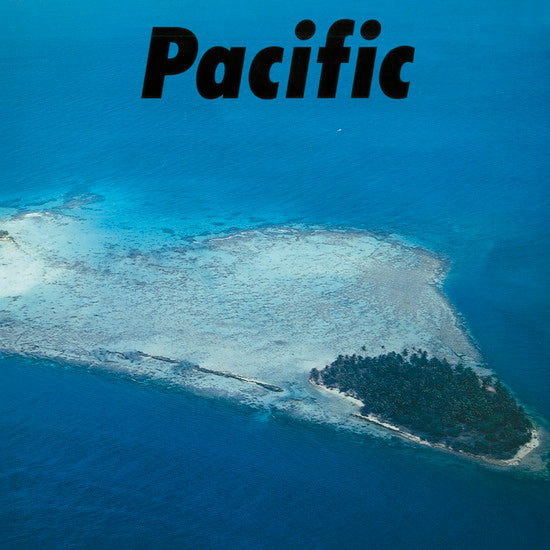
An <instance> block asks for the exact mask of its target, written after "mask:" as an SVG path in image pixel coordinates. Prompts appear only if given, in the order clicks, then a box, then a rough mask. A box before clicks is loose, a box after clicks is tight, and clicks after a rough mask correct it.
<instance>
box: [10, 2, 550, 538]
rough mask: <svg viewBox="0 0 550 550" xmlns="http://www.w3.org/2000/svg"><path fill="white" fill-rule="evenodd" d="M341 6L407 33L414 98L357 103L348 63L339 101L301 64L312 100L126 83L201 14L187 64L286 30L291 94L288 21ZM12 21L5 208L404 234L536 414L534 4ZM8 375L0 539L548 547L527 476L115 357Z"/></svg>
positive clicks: (540, 68) (546, 309)
mask: <svg viewBox="0 0 550 550" xmlns="http://www.w3.org/2000/svg"><path fill="white" fill-rule="evenodd" d="M344 17H346V18H351V19H355V20H356V21H357V24H358V25H360V24H361V23H362V22H363V21H364V20H366V19H371V18H376V19H378V20H380V22H381V23H382V34H381V36H380V38H379V39H377V40H376V41H375V45H376V46H378V48H379V52H382V53H385V52H386V51H387V50H389V49H390V48H392V47H395V46H398V45H402V44H410V45H413V46H415V48H416V53H415V62H414V64H413V65H410V66H408V67H406V69H404V76H406V77H407V78H408V79H410V81H411V85H410V93H409V97H408V98H407V99H406V100H403V101H396V100H391V99H388V98H386V97H384V96H383V94H382V93H381V92H380V90H379V89H378V88H377V85H376V82H374V83H373V92H372V94H371V96H372V97H371V98H369V99H364V100H353V101H352V100H351V99H349V89H350V83H351V75H352V73H353V71H352V67H351V66H348V67H342V71H341V73H342V74H341V78H340V84H339V93H338V96H337V98H336V99H334V100H318V99H315V97H314V96H315V89H316V84H317V82H318V78H319V68H318V67H317V66H316V64H315V63H312V67H311V68H310V74H309V80H308V88H307V92H306V94H307V95H308V97H307V98H306V99H303V100H294V101H291V100H286V99H284V97H282V96H283V93H282V92H280V94H279V95H280V96H281V97H280V98H278V99H276V100H274V101H262V100H259V99H257V98H255V97H253V96H252V94H251V93H250V91H249V90H248V89H247V86H246V78H243V86H242V89H241V95H240V97H239V99H235V100H229V99H225V100H218V101H207V100H204V99H202V98H201V97H200V96H199V95H198V93H197V91H196V89H195V87H194V69H191V70H190V71H189V72H188V73H186V74H184V75H181V76H174V77H167V80H166V85H165V94H164V97H163V99H162V100H142V99H140V94H141V86H142V82H143V74H144V70H145V62H146V58H147V49H148V45H149V36H150V32H151V27H152V26H153V25H156V26H183V27H187V28H189V29H191V30H193V32H195V34H196V35H197V37H198V38H199V44H200V50H199V55H200V54H201V53H202V52H204V51H205V50H206V49H207V48H208V47H211V46H215V45H226V46H239V45H244V46H246V47H247V49H248V52H249V54H248V56H247V63H250V59H251V57H250V54H251V53H252V52H255V51H257V50H259V49H260V48H262V47H266V46H271V45H281V46H284V47H285V59H284V62H283V64H282V65H281V67H279V68H276V69H274V72H273V76H274V77H277V78H280V79H281V81H282V82H283V84H282V88H283V89H284V85H285V84H286V74H287V73H288V69H289V58H290V48H291V47H293V46H295V45H297V42H298V41H297V40H296V39H295V38H293V36H294V35H293V28H294V25H295V24H296V23H297V22H298V21H299V20H301V19H303V18H311V19H313V20H314V21H315V23H316V24H317V29H318V30H317V34H316V35H315V37H314V38H313V39H311V40H310V41H309V43H310V45H311V46H312V47H314V49H315V48H317V47H318V46H320V45H322V43H323V42H324V35H325V34H326V29H327V28H328V26H329V25H330V24H331V23H332V22H333V21H335V20H336V19H339V18H344ZM0 20H1V21H2V23H0V24H1V28H2V35H3V40H2V43H1V45H0V48H1V52H2V54H1V57H0V63H1V67H2V73H1V74H2V76H1V77H0V78H1V81H2V86H1V88H0V94H1V99H2V107H1V110H0V113H1V115H0V116H1V117H2V118H1V121H2V128H3V131H2V132H1V133H0V151H1V154H2V156H1V157H0V158H2V160H1V166H2V185H1V187H0V202H5V201H17V200H18V201H19V202H18V204H19V205H20V206H22V207H23V206H26V205H29V204H30V203H32V202H34V201H40V200H43V199H45V198H55V197H60V196H62V195H63V194H64V193H66V192H68V191H75V190H81V189H85V190H88V191H93V192H97V193H101V194H103V195H105V197H106V202H105V203H104V206H103V208H104V220H103V223H104V225H105V226H106V227H107V228H109V229H111V230H113V232H114V234H116V232H117V231H133V232H134V233H135V234H136V235H137V236H138V237H139V236H140V235H143V236H144V239H145V236H146V235H147V236H149V235H150V234H151V228H152V229H153V230H160V229H161V228H163V227H172V228H175V229H176V230H177V231H179V232H182V233H188V234H194V233H197V232H201V231H213V230H216V231H219V230H223V229H227V228H230V227H238V228H241V229H243V228H247V227H253V226H255V225H258V224H263V223H289V222H293V223H295V222H299V223H312V224H323V225H329V226H330V225H337V226H342V227H359V228H364V229H368V230H381V231H391V232H395V233H398V234H400V235H402V236H404V237H406V238H408V239H410V240H411V241H413V242H417V243H419V244H422V245H424V246H426V247H428V248H430V249H432V250H435V251H437V252H439V253H441V254H443V255H445V256H447V257H448V258H449V259H450V260H451V262H452V271H451V274H450V277H449V280H448V282H447V285H446V291H447V293H448V294H449V296H450V298H451V300H452V301H453V303H454V304H455V305H456V307H457V308H458V310H459V311H460V312H461V313H462V314H463V315H464V318H465V319H466V321H467V323H468V326H469V327H470V329H471V331H472V334H473V336H474V337H475V339H476V341H477V342H478V344H479V346H480V349H481V351H482V353H483V355H484V357H485V358H486V359H487V361H488V363H489V364H490V365H491V366H492V367H493V368H494V369H495V370H496V371H497V372H498V373H499V375H500V376H501V377H502V378H503V379H504V381H505V382H506V383H507V384H508V385H509V386H510V387H511V388H513V390H514V391H515V392H516V394H517V396H518V397H519V398H520V399H521V401H522V402H524V403H525V404H526V405H527V407H529V408H530V409H531V410H532V411H533V412H534V413H535V414H537V415H540V416H542V417H545V418H550V400H549V399H548V395H550V372H549V362H548V357H550V299H549V293H548V289H547V284H548V280H550V254H548V252H549V251H548V242H549V239H550V222H549V216H548V210H549V207H550V193H549V186H548V176H549V163H548V153H547V152H548V137H549V128H550V124H549V122H550V121H549V118H550V117H549V115H548V113H549V110H548V107H549V103H548V100H549V95H550V87H549V86H548V84H549V76H548V75H549V74H550V73H549V71H548V68H549V67H548V65H549V64H548V59H549V56H548V54H549V49H550V48H549V45H550V41H549V40H548V38H549V34H550V33H549V29H550V10H549V8H548V5H547V3H545V2H542V1H541V2H521V1H516V0H513V1H509V2H505V3H504V2H502V1H501V0H499V1H488V2H483V3H481V4H480V3H478V2H471V1H461V2H458V1H450V2H446V3H444V4H442V5H439V4H437V5H436V4H434V3H433V2H427V1H425V0H422V1H420V2H390V3H384V5H383V6H381V5H375V4H372V5H366V4H365V3H363V2H357V1H351V0H343V1H340V2H338V3H329V2H325V1H322V2H310V1H306V2H300V3H296V2H290V1H278V2H270V1H269V2H264V3H262V6H261V7H254V8H252V6H251V3H247V2H244V1H239V2H220V1H216V2H209V3H208V5H206V6H205V5H200V6H198V5H196V4H195V3H191V2H188V1H185V0H184V1H179V2H175V1H159V2H155V3H153V2H142V3H140V4H139V5H135V3H131V2H126V1H122V2H119V3H117V5H116V6H113V5H112V3H109V2H105V1H103V0H99V1H96V2H94V3H87V4H86V5H77V6H75V5H74V3H71V2H65V3H56V5H55V6H53V5H51V4H50V3H42V2H25V3H18V2H17V3H16V2H9V3H3V4H2V5H1V6H0ZM356 35H357V36H354V37H353V38H352V39H350V40H348V42H349V44H350V45H351V46H352V47H353V48H354V50H353V51H355V49H356V48H357V47H359V46H362V45H364V44H365V43H364V41H363V40H362V39H361V38H360V37H359V36H358V32H357V31H356ZM314 56H315V53H314V54H313V56H312V57H314ZM379 56H380V53H379ZM352 59H353V53H352ZM379 63H380V59H378V61H377V66H379ZM245 68H246V63H245ZM285 71H286V72H285ZM338 129H341V131H340V132H338V131H337V130H338ZM125 227H128V228H129V229H124V228H125ZM1 367H2V368H1V369H0V376H1V377H2V383H1V384H0V388H1V390H0V392H1V393H0V407H1V408H2V414H1V415H0V419H1V420H0V422H1V426H2V427H1V430H2V431H1V435H2V446H1V448H0V464H1V469H0V498H1V499H2V500H1V506H0V532H1V533H2V534H1V535H0V541H1V544H2V545H3V546H5V547H9V548H12V547H14V548H18V547H29V548H34V547H37V546H39V545H40V546H42V547H45V548H58V547H71V548H72V547H76V548H97V547H105V548H110V547H113V546H115V545H118V546H119V547H124V548H136V547H187V548H224V547H239V548H262V547H265V548H281V547H287V548H298V547H305V548H335V547H350V548H360V547H361V548H369V547H372V548H399V547H403V548H405V547H406V548H411V547H419V548H420V547H422V548H426V547H428V548H441V547H450V548H453V547H457V548H458V547H459V546H460V547H465V548H481V547H484V548H518V547H521V548H544V547H546V546H547V545H548V544H549V543H550V522H549V521H548V518H549V517H550V515H549V512H550V486H549V484H548V482H547V481H544V480H541V479H534V478H531V477H526V476H524V475H521V474H511V473H502V472H495V471H492V470H490V469H488V468H485V467H482V466H478V465H474V464H470V463H468V462H465V461H462V460H459V459H457V458H454V457H449V456H444V455H441V454H439V453H433V452H429V451H426V450H424V449H417V448H411V447H408V446H406V445H404V444H401V443H398V442H392V443H391V444H388V443H387V442H383V441H378V440H371V439H368V440H363V439H357V438H355V437H354V436H350V435H346V434H339V433H334V432H332V431H331V430H328V429H325V428H323V429H321V428H318V427H314V426H309V425H303V424H298V423H293V422H290V421H288V420H285V419H282V418H272V417H270V416H268V415H265V414H260V413H257V412H255V411H249V410H242V409H239V408H237V407H236V406H235V405H231V404H226V403H220V402H216V401H209V400H204V399H198V398H195V397H192V396H189V395H186V394H182V393H177V392H173V391H170V390H168V389H167V388H162V387H159V386H156V385H152V386H147V385H139V384H137V383H135V382H131V381H128V380H123V379H117V378H115V377H113V376H110V375H107V374H103V375H97V374H91V373H88V372H86V371H84V370H82V369H78V368H74V369H64V368H61V367H58V366H54V365H48V364H37V363H32V362H27V361H21V360H18V359H14V358H11V359H5V358H4V359H2V360H1Z"/></svg>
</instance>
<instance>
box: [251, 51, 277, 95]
mask: <svg viewBox="0 0 550 550" xmlns="http://www.w3.org/2000/svg"><path fill="white" fill-rule="evenodd" d="M283 51H284V50H283V48H279V47H278V46H273V47H271V48H265V49H263V50H260V51H259V52H258V53H257V54H256V57H254V59H253V61H252V64H251V65H250V72H249V73H248V83H249V84H250V89H251V90H252V93H253V94H254V95H255V96H258V97H261V98H262V99H275V98H276V97H277V90H278V89H279V83H278V82H273V81H272V80H271V79H270V78H269V71H270V70H271V67H272V66H273V64H274V63H281V61H282V60H283Z"/></svg>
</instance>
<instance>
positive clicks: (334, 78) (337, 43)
mask: <svg viewBox="0 0 550 550" xmlns="http://www.w3.org/2000/svg"><path fill="white" fill-rule="evenodd" d="M354 26H355V21H352V20H351V19H340V20H339V21H336V22H335V23H333V24H332V25H331V27H330V29H329V30H328V33H327V40H326V43H325V47H324V48H319V55H318V56H317V63H322V64H323V68H322V69H321V79H320V81H319V92H318V93H317V97H336V88H337V86H338V77H339V75H340V65H341V64H342V63H348V62H349V52H350V48H348V47H344V40H345V39H346V36H350V35H352V34H353V29H354Z"/></svg>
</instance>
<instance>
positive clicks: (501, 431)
mask: <svg viewBox="0 0 550 550" xmlns="http://www.w3.org/2000/svg"><path fill="white" fill-rule="evenodd" d="M310 378H311V380H312V381H313V382H316V383H320V384H323V385H325V386H327V387H329V388H337V389H339V390H340V391H342V392H345V393H348V394H349V395H353V396H354V397H357V398H358V399H360V400H361V401H362V402H363V403H364V405H365V406H364V407H363V408H362V409H361V412H362V414H365V415H366V414H369V413H371V414H375V415H376V416H377V417H379V418H380V419H381V420H384V421H386V422H390V423H392V424H396V425H399V426H401V427H403V428H404V429H405V430H407V431H409V432H413V433H416V434H419V435H420V436H421V437H423V438H424V439H426V440H428V441H431V442H434V443H435V442H437V443H444V444H445V445H447V446H449V447H450V448H452V449H454V450H461V451H466V452H469V453H474V454H477V455H484V456H488V457H492V458H509V457H511V456H513V455H514V453H515V452H516V451H517V449H518V448H519V447H520V446H521V445H523V444H524V443H526V442H527V441H529V439H530V431H531V423H530V421H529V419H528V418H527V416H526V414H525V411H524V410H523V408H522V407H520V406H519V405H518V404H517V402H516V401H515V399H514V398H513V397H512V396H511V395H510V392H509V391H508V390H507V389H506V388H505V387H504V385H503V384H502V383H501V382H500V381H499V380H498V379H497V378H496V377H495V376H479V375H477V374H476V373H475V372H474V371H473V370H472V369H471V368H469V367H466V368H464V367H463V365H460V364H459V365H456V366H455V367H452V366H451V365H450V364H449V363H448V362H447V360H446V359H443V360H439V359H436V358H435V357H432V358H429V357H428V355H427V353H426V352H425V351H424V352H423V351H421V350H419V351H418V352H416V353H412V354H410V353H407V352H404V353H403V354H399V353H395V352H391V353H388V354H386V355H380V356H378V357H361V356H357V355H352V356H348V355H346V356H342V355H340V356H339V357H338V358H337V359H336V361H334V362H333V363H331V364H330V365H328V366H327V367H325V368H324V369H323V370H321V371H318V370H317V369H313V370H312V371H311V375H310Z"/></svg>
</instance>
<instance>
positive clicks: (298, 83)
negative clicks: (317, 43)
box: [286, 19, 315, 98]
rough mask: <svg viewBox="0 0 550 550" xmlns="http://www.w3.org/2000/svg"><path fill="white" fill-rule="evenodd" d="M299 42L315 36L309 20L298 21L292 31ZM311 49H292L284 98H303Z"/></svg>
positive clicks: (313, 26)
mask: <svg viewBox="0 0 550 550" xmlns="http://www.w3.org/2000/svg"><path fill="white" fill-rule="evenodd" d="M294 32H295V33H296V36H297V37H298V38H299V39H300V40H309V39H310V38H311V37H312V36H313V35H314V34H315V23H314V22H313V21H311V20H310V19H304V20H303V21H300V22H299V23H298V24H297V25H296V28H295V29H294ZM310 55H311V48H294V50H293V52H292V61H291V62H290V73H289V75H288V84H287V87H286V97H298V98H302V97H304V91H305V89H306V79H307V71H308V69H309V57H310Z"/></svg>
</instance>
